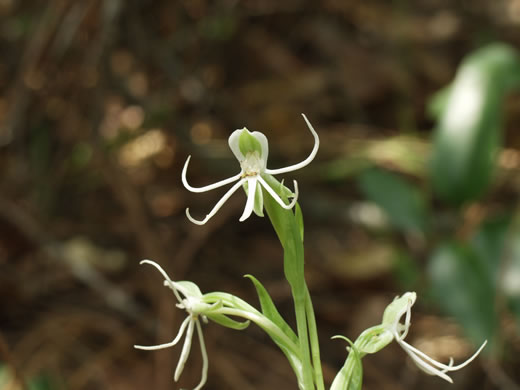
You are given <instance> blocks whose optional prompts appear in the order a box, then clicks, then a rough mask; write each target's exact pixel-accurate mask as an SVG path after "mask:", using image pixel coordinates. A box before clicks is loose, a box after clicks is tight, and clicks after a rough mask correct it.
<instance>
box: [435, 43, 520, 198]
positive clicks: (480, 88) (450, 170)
mask: <svg viewBox="0 0 520 390" xmlns="http://www.w3.org/2000/svg"><path fill="white" fill-rule="evenodd" d="M519 84H520V60H519V58H518V54H517V52H516V50H514V49H513V48H512V47H510V46H508V45H505V44H500V43H496V44H492V45H489V46H487V47H484V48H482V49H479V50H477V51H476V52H474V53H472V54H470V55H469V56H468V57H467V58H466V59H465V60H464V62H463V63H462V65H461V66H460V67H459V70H458V72H457V75H456V77H455V80H454V82H453V83H452V85H451V86H449V87H447V88H445V89H444V91H443V92H441V94H440V95H437V97H436V101H435V100H434V102H433V103H432V106H433V108H432V111H434V112H435V111H439V112H438V116H439V118H438V119H439V123H438V125H437V127H436V129H435V142H434V148H433V155H432V164H431V176H432V182H433V188H434V190H435V191H436V192H437V193H438V195H439V196H440V197H442V198H443V199H445V200H447V201H450V202H452V203H455V204H461V203H463V202H467V201H471V200H474V199H476V198H478V197H479V196H480V195H481V194H482V193H483V192H484V191H485V190H486V189H487V187H488V185H489V183H490V180H491V176H492V172H493V165H494V157H495V154H496V152H497V149H498V147H499V145H500V143H501V141H500V129H501V127H502V112H501V104H502V101H503V97H504V95H505V94H506V92H508V91H509V90H510V89H511V88H513V87H517V86H518V85H519ZM443 94H444V95H445V96H443ZM443 100H445V101H443Z"/></svg>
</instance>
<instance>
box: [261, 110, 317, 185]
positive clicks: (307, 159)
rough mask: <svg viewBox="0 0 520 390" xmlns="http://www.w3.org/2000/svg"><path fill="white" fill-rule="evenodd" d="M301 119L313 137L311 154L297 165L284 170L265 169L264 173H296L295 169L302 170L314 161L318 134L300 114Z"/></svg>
mask: <svg viewBox="0 0 520 390" xmlns="http://www.w3.org/2000/svg"><path fill="white" fill-rule="evenodd" d="M302 116H303V119H304V120H305V122H306V123H307V127H308V128H309V130H310V131H311V133H312V135H313V136H314V147H313V148H312V151H311V154H309V156H308V157H307V158H306V159H305V160H303V161H302V162H300V163H298V164H294V165H291V166H288V167H285V168H279V169H267V168H266V170H265V173H268V174H270V175H278V174H280V173H287V172H292V171H296V170H297V169H300V168H303V167H304V166H306V165H308V164H309V163H310V162H311V161H312V160H314V157H316V153H318V149H319V147H320V138H319V137H318V133H316V130H314V128H313V127H312V125H311V123H310V122H309V120H308V119H307V117H306V116H305V114H302Z"/></svg>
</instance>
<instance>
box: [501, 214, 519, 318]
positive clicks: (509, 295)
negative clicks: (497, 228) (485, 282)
mask: <svg viewBox="0 0 520 390" xmlns="http://www.w3.org/2000/svg"><path fill="white" fill-rule="evenodd" d="M503 260H504V262H503V266H502V269H501V272H500V277H501V279H500V285H499V287H500V290H501V292H502V293H503V294H504V295H505V296H506V299H507V303H508V305H509V308H510V310H511V311H512V313H513V314H514V315H515V317H516V319H517V322H518V324H519V326H520V219H519V217H518V215H517V216H515V219H514V222H513V223H512V224H511V229H510V231H509V233H508V235H507V241H506V245H505V250H504V256H503Z"/></svg>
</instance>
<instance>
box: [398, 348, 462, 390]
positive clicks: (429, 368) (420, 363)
mask: <svg viewBox="0 0 520 390" xmlns="http://www.w3.org/2000/svg"><path fill="white" fill-rule="evenodd" d="M397 343H398V344H399V345H401V347H402V348H403V349H404V350H405V352H406V353H407V354H408V356H410V358H411V359H412V360H413V362H414V363H415V364H416V365H417V367H419V368H420V369H421V370H422V371H424V372H425V373H427V374H429V375H437V376H438V377H440V378H442V379H444V380H446V381H448V382H450V383H453V379H451V378H450V377H449V376H448V375H446V371H441V370H439V369H438V368H436V367H434V366H433V365H430V364H428V363H427V362H425V361H424V360H422V359H421V358H419V356H417V355H416V354H415V352H413V351H412V350H410V349H408V348H407V347H405V346H403V345H402V343H404V341H403V340H399V339H397ZM434 361H435V360H434Z"/></svg>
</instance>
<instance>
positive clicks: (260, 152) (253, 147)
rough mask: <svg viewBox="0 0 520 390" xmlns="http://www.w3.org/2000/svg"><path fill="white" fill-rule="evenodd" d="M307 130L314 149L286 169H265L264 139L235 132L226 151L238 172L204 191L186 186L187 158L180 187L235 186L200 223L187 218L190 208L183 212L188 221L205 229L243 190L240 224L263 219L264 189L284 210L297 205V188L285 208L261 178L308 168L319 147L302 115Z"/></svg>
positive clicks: (277, 195) (243, 132)
mask: <svg viewBox="0 0 520 390" xmlns="http://www.w3.org/2000/svg"><path fill="white" fill-rule="evenodd" d="M302 116H303V119H304V120H305V123H306V124H307V127H308V128H309V130H310V131H311V133H312V135H313V136H314V147H313V149H312V151H311V154H310V155H309V156H308V157H307V158H306V159H305V160H303V161H302V162H300V163H298V164H294V165H291V166H288V167H285V168H279V169H268V168H267V156H268V154H269V147H268V143H267V138H266V136H265V135H264V134H262V133H260V132H258V131H253V132H250V131H249V130H247V129H246V128H243V129H239V130H235V131H234V132H233V133H232V134H231V136H230V137H229V140H228V142H229V147H230V148H231V151H232V152H233V154H234V155H235V157H236V158H237V159H238V161H239V163H240V172H239V173H238V174H236V175H234V176H232V177H230V178H228V179H224V180H221V181H219V182H217V183H214V184H210V185H207V186H204V187H192V186H191V185H190V184H188V180H187V179H186V172H187V170H188V164H189V162H190V158H191V156H189V157H188V159H187V160H186V163H185V164H184V168H183V170H182V183H183V184H184V186H185V187H186V188H187V189H188V190H189V191H191V192H206V191H210V190H213V189H215V188H219V187H222V186H225V185H227V184H231V183H233V182H236V183H235V184H234V185H233V186H232V187H231V188H230V189H229V190H228V191H227V192H226V193H225V194H224V196H222V198H221V199H220V200H219V201H218V202H217V204H216V205H215V206H214V207H213V209H212V210H211V211H210V212H209V214H208V215H206V217H205V218H204V219H203V220H200V221H199V220H197V219H195V218H193V217H192V216H191V215H190V212H189V208H188V209H186V215H187V217H188V218H189V220H190V221H191V222H193V223H195V224H197V225H204V224H205V223H206V222H208V220H209V219H210V218H211V217H213V216H214V215H215V214H216V213H217V211H218V210H219V209H220V208H221V207H222V206H223V205H224V203H226V201H227V200H228V199H229V198H230V197H231V195H233V194H234V193H235V192H236V191H237V190H238V189H239V188H240V187H242V186H244V187H245V189H246V192H247V201H246V206H245V208H244V212H243V213H242V216H241V217H240V221H244V220H246V219H247V218H249V217H250V216H251V214H252V213H253V212H255V214H257V215H259V216H263V195H262V191H261V187H263V188H264V189H265V190H266V191H267V193H268V194H269V195H271V196H272V197H273V199H275V200H276V202H277V203H278V204H279V205H280V206H281V207H283V208H284V209H291V208H293V207H294V205H295V204H296V201H297V199H298V185H297V183H296V181H293V183H294V194H293V195H292V197H293V200H292V202H290V203H289V204H286V203H285V202H284V201H283V200H282V198H281V197H280V195H279V194H278V193H277V192H276V191H275V190H274V189H273V188H272V187H271V186H270V185H269V184H268V183H267V182H266V180H265V179H264V178H263V177H262V175H277V174H281V173H287V172H292V171H295V170H297V169H300V168H303V167H304V166H306V165H308V164H309V163H310V162H311V161H312V160H313V159H314V157H315V156H316V153H317V152H318V148H319V145H320V141H319V137H318V134H317V133H316V131H315V130H314V128H313V127H312V125H311V124H310V122H309V120H308V119H307V117H306V116H305V115H304V114H302Z"/></svg>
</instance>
